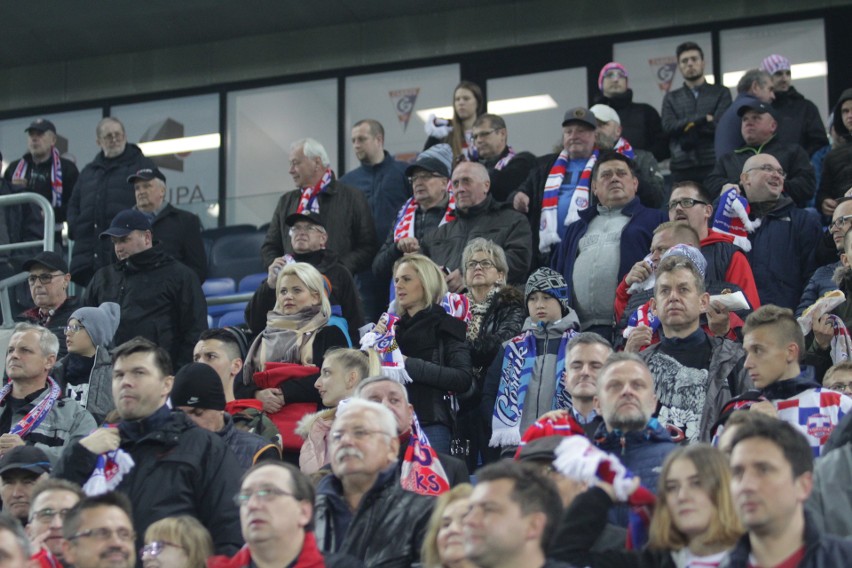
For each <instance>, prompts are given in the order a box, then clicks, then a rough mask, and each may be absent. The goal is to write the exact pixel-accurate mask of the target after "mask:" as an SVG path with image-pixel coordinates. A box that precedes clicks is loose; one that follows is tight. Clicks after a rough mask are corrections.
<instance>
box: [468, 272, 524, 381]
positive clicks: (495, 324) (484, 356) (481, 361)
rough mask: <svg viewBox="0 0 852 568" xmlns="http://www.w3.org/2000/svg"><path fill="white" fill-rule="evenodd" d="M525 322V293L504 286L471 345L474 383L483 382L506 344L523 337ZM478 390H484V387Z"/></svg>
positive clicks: (491, 304) (494, 299) (487, 312)
mask: <svg viewBox="0 0 852 568" xmlns="http://www.w3.org/2000/svg"><path fill="white" fill-rule="evenodd" d="M526 319H527V308H526V306H525V305H524V295H523V293H522V292H521V291H520V290H519V289H518V288H516V287H515V286H502V287H501V288H500V289H499V290H498V291H497V292H496V293H495V294H494V298H493V299H492V300H491V303H490V304H489V305H488V309H487V310H486V311H485V315H484V316H482V323H481V324H479V334H478V335H477V336H476V339H474V340H473V341H468V346H469V347H470V359H471V363H472V364H473V368H474V375H475V377H474V378H475V379H477V380H479V381H482V379H483V378H484V376H485V371H486V370H487V369H488V366H489V365H491V362H492V361H494V358H495V357H496V356H497V352H498V351H500V347H501V346H502V345H503V342H505V341H508V340H510V339H512V338H513V337H515V336H516V335H518V334H519V333H521V328H522V327H524V321H525V320H526ZM477 369H478V370H479V372H477ZM479 386H480V388H481V387H482V385H481V384H480V385H479Z"/></svg>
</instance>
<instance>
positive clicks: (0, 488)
mask: <svg viewBox="0 0 852 568" xmlns="http://www.w3.org/2000/svg"><path fill="white" fill-rule="evenodd" d="M51 469H52V468H51V466H50V459H49V458H48V457H47V454H45V453H44V452H43V451H41V450H40V449H38V448H36V447H33V446H19V447H16V448H14V449H13V450H11V451H8V452H6V453H5V454H4V455H3V457H0V500H2V502H3V510H4V511H6V512H7V513H9V514H10V515H12V516H13V517H15V518H16V519H18V520H19V521H21V524H22V525H26V524H27V520H28V519H29V518H30V510H31V509H30V506H31V504H32V503H33V501H34V500H33V497H32V495H33V490H34V488H35V485H36V483H37V482H38V481H39V480H42V479H46V478H47V477H48V476H49V475H50V471H51Z"/></svg>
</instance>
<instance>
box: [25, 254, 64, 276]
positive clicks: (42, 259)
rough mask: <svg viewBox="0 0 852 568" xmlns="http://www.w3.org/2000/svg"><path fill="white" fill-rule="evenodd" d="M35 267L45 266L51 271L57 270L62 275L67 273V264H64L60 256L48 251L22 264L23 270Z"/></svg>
mask: <svg viewBox="0 0 852 568" xmlns="http://www.w3.org/2000/svg"><path fill="white" fill-rule="evenodd" d="M36 265H41V266H45V267H47V268H50V269H52V270H58V271H60V272H62V273H63V274H67V273H68V263H67V262H65V259H64V258H62V255H61V254H58V253H55V252H53V251H50V250H46V251H43V252H40V253H38V254H37V255H35V256H34V257H32V258H31V259H29V260H27V261H26V262H24V265H23V269H24V270H29V269H30V268H32V267H33V266H36Z"/></svg>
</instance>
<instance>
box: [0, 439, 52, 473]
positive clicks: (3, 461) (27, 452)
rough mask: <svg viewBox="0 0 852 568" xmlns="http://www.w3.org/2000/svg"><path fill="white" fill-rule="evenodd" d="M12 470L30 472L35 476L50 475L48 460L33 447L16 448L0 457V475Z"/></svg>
mask: <svg viewBox="0 0 852 568" xmlns="http://www.w3.org/2000/svg"><path fill="white" fill-rule="evenodd" d="M13 469H23V470H24V471H31V472H33V473H35V474H36V475H41V474H42V473H50V470H51V466H50V458H48V457H47V454H46V453H44V452H43V451H41V450H40V449H38V448H36V447H35V446H17V447H15V448H12V449H11V450H9V451H8V452H6V453H5V454H3V457H0V475H3V474H4V473H6V472H7V471H10V470H13Z"/></svg>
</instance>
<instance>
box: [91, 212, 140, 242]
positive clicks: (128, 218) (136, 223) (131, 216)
mask: <svg viewBox="0 0 852 568" xmlns="http://www.w3.org/2000/svg"><path fill="white" fill-rule="evenodd" d="M150 230H151V221H149V220H148V217H147V216H146V215H145V214H144V213H142V212H141V211H137V210H135V209H125V210H124V211H121V212H119V213H118V215H116V216H115V217H114V218H113V220H112V223H110V226H109V229H107V230H106V231H104V232H103V233H101V234H100V237H101V238H102V239H106V238H109V237H126V236H127V235H129V234H130V233H132V232H133V231H150Z"/></svg>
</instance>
